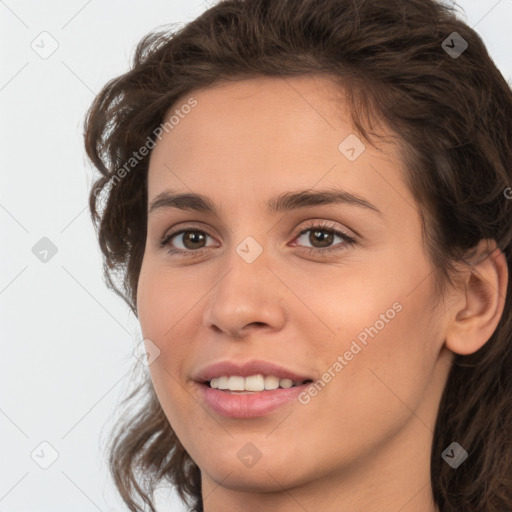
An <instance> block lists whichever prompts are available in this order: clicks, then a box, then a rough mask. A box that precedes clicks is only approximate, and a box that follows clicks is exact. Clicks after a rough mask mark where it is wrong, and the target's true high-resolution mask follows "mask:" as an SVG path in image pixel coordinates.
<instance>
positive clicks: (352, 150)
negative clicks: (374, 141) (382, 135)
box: [338, 133, 366, 162]
mask: <svg viewBox="0 0 512 512" xmlns="http://www.w3.org/2000/svg"><path fill="white" fill-rule="evenodd" d="M365 149H366V146H365V145H364V144H363V142H362V141H361V139H359V137H357V136H356V135H354V134H353V133H351V134H350V135H349V136H348V137H347V138H346V139H344V140H343V142H342V143H341V144H340V145H339V146H338V150H339V152H340V153H341V154H342V155H343V156H344V157H346V158H347V159H348V160H350V161H351V162H353V161H354V160H357V159H358V158H359V157H360V156H361V155H362V154H363V153H364V150H365Z"/></svg>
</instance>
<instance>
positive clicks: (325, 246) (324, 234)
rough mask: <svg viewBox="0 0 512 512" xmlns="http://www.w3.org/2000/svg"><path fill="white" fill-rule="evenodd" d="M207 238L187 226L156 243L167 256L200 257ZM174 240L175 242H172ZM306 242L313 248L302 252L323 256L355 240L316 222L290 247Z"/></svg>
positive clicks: (332, 227)
mask: <svg viewBox="0 0 512 512" xmlns="http://www.w3.org/2000/svg"><path fill="white" fill-rule="evenodd" d="M308 232H310V234H309V236H307V237H306V233H308ZM209 237H210V238H213V237H212V236H211V235H209V234H208V233H207V232H206V231H205V230H204V229H201V228H199V227H197V226H187V227H186V228H183V229H180V230H178V231H174V232H171V233H168V234H166V235H165V236H164V237H163V239H162V240H161V241H160V242H159V243H158V246H159V247H161V248H165V247H166V246H168V247H170V248H169V249H168V252H169V254H177V255H181V256H187V255H193V256H197V255H201V254H202V253H203V252H204V251H205V250H207V249H208V248H209V247H212V245H210V246H208V245H206V241H207V239H208V238H209ZM336 237H337V238H339V239H340V240H341V242H340V243H337V244H336V245H334V246H333V245H332V244H333V242H335V239H336ZM174 239H176V240H175V241H173V240H174ZM301 239H302V242H301V244H297V243H296V241H300V240H301ZM307 242H309V243H311V244H312V245H313V247H303V250H305V251H306V252H310V253H316V254H325V253H328V252H331V251H340V250H344V249H346V247H347V246H353V245H354V244H355V243H356V240H355V239H354V238H353V237H352V236H350V235H348V234H347V233H344V232H343V231H341V230H340V229H338V228H336V226H335V225H333V224H331V223H329V222H318V221H316V222H313V223H310V224H308V225H307V226H306V228H305V229H302V231H300V232H299V234H298V235H297V236H296V237H295V239H294V240H293V242H292V243H291V245H292V246H298V245H302V243H307ZM180 245H181V247H180ZM213 247H215V245H213Z"/></svg>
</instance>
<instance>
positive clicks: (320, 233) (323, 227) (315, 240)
mask: <svg viewBox="0 0 512 512" xmlns="http://www.w3.org/2000/svg"><path fill="white" fill-rule="evenodd" d="M308 232H309V236H306V233H308ZM336 237H337V238H339V239H341V243H338V244H336V245H334V246H333V245H332V244H333V242H334V241H335V239H336ZM301 239H302V241H303V242H309V243H311V244H312V245H313V247H306V248H305V249H306V250H307V251H308V252H312V253H317V254H321V253H326V252H331V251H340V250H344V249H346V247H347V246H353V245H354V244H355V243H356V240H355V239H354V238H353V237H352V236H350V235H347V234H346V233H344V232H343V231H341V230H340V229H337V228H336V226H334V225H333V224H331V223H329V222H316V223H312V224H309V225H307V226H306V229H303V230H302V231H301V232H300V233H299V236H298V237H297V238H295V240H294V241H293V243H292V245H293V246H295V245H297V244H296V243H295V241H296V240H301ZM315 244H317V245H316V246H315Z"/></svg>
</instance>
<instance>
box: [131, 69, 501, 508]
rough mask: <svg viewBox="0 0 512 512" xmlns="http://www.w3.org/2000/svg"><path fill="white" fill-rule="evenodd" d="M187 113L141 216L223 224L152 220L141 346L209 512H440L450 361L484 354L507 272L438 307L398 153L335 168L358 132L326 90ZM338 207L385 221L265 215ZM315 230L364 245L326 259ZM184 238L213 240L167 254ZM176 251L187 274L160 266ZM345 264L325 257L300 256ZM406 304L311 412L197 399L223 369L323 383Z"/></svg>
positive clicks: (462, 283) (385, 150)
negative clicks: (363, 337)
mask: <svg viewBox="0 0 512 512" xmlns="http://www.w3.org/2000/svg"><path fill="white" fill-rule="evenodd" d="M191 96H193V97H194V98H195V99H196V100H197V102H198V104H197V106H196V107H195V108H194V109H193V110H192V112H191V113H190V114H188V115H187V116H186V117H185V118H184V119H183V120H181V121H180V123H179V124H178V125H177V126H175V127H174V129H173V130H172V131H170V132H169V133H167V134H164V136H163V138H162V139H161V140H160V141H159V142H158V143H157V145H156V147H155V149H154V150H153V152H152V154H151V159H150V166H149V173H148V198H149V202H150V203H151V201H152V200H153V199H154V198H155V197H156V196H158V195H159V194H160V193H161V192H163V191H165V190H168V189H173V190H174V191H177V192H185V193H186V192H196V193H200V194H204V195H207V196H208V197H210V198H211V200H212V202H213V203H214V204H215V205H216V206H217V208H218V210H219V215H218V216H215V215H213V214H210V213H202V212H197V211H182V210H179V209H176V208H161V209H157V210H155V211H154V212H152V213H150V214H149V215H148V234H147V240H146V250H145V254H144V260H143V264H142V269H141V273H140V279H139V286H138V296H137V302H138V312H139V320H140V323H141V328H142V332H143V335H144V338H146V339H149V340H151V341H152V343H154V344H155V345H156V346H158V348H159V349H160V355H159V357H158V358H157V359H156V360H155V361H154V362H153V363H152V364H151V365H150V367H149V368H150V374H151V379H152V381H153V385H154V388H155V391H156V393H157V396H158V399H159V401H160V403H161V405H162V408H163V410H164V412H165V414H166V416H167V418H168V419H169V422H170V424H171V426H172V428H173V429H174V430H175V432H176V433H177V435H178V437H179V439H180V441H181V442H182V444H183V446H184V447H185V449H186V450H187V452H188V453H189V454H190V456H191V457H192V459H193V460H194V461H195V462H196V464H197V465H198V466H199V468H200V470H201V475H202V491H203V497H204V504H205V511H206V512H218V511H219V512H220V511H223V512H229V511H239V510H246V511H280V512H288V511H290V512H291V511H293V512H296V511H297V510H306V511H313V510H323V511H324V512H330V511H332V512H334V511H336V512H348V511H350V512H355V511H365V512H373V511H375V512H377V511H378V512H396V511H398V510H400V511H401V512H433V511H437V508H436V507H435V505H434V503H433V497H432V490H431V485H430V446H431V442H432V437H433V430H434V424H435V418H436V413H437V408H438V405H439V402H440V398H441V394H442V391H443V389H444V386H445V383H446V379H447V375H448V372H449V370H450V366H451V362H452V359H453V353H454V352H458V353H471V352H474V351H475V350H478V348H480V347H481V346H482V345H483V344H484V343H485V342H486V341H487V340H488V339H489V337H490V336H491V334H492V332H493V331H494V329H495V328H496V325H497V322H498V320H499V317H500V315H501V312H502V309H503V299H502V297H504V296H505V292H504V289H505V287H506V280H507V270H506V262H505V259H504V257H503V254H502V253H501V252H499V251H495V252H494V253H493V254H492V255H491V256H490V257H487V258H485V259H484V260H483V262H481V263H478V264H477V263H475V266H474V267H473V269H472V270H471V269H468V270H467V271H463V273H462V274H461V278H460V280H459V281H458V284H457V285H456V286H453V287H451V286H450V287H448V288H447V290H446V293H445V297H444V300H442V298H441V297H440V295H439V293H438V291H436V288H435V286H434V274H433V272H432V267H431V264H430V262H429V260H428V257H427V255H426V253H425V247H424V244H423V240H422V231H421V220H420V216H419V210H418V206H417V205H416V203H415V201H414V199H413V197H412V194H411V192H410V191H409V190H408V188H407V186H406V184H405V181H404V179H403V169H402V162H401V159H400V155H399V152H398V149H397V148H396V147H395V146H394V145H391V144H386V145H384V144H383V145H381V146H380V148H381V151H379V150H377V149H375V148H374V147H372V146H370V145H368V144H367V145H366V149H365V150H364V152H363V153H362V154H361V155H360V156H359V157H358V158H357V159H356V160H355V161H349V159H347V158H346V157H345V155H344V154H342V153H341V152H340V151H339V149H338V146H339V144H340V143H341V142H342V141H343V140H344V139H345V138H346V137H347V136H348V135H349V134H355V130H354V128H353V126H352V125H351V123H350V120H349V116H348V113H347V111H346V110H345V104H344V103H343V101H342V100H341V99H340V98H339V92H338V91H337V89H336V88H335V86H334V85H333V83H332V82H331V81H329V79H328V78H326V77H320V76H316V77H315V76H307V77H306V76H303V77H294V78H287V79H282V78H265V77H261V78H259V77H258V78H251V79H245V80H242V81H239V82H234V83H217V84H215V86H213V87H210V88H208V89H206V90H202V91H196V92H195V93H194V94H191ZM185 102H186V99H185V100H184V101H183V103H185ZM175 108H176V106H175V107H174V108H173V110H174V109H175ZM385 133H387V134H389V133H390V132H389V131H388V132H386V131H385ZM327 187H333V188H337V189H343V190H345V191H348V192H350V193H352V194H355V195H357V196H359V197H362V198H364V199H365V200H366V201H368V202H370V203H371V204H372V205H374V206H375V207H376V208H377V209H378V210H379V211H380V212H381V213H380V214H379V213H377V212H375V211H373V210H371V209H367V208H362V207H360V206H356V205H350V204H334V205H317V206H313V207H303V208H301V209H297V210H293V211H289V212H284V213H283V212H281V213H277V214H273V213H269V212H268V211H267V209H266V205H265V203H266V201H267V199H269V198H270V197H272V196H274V195H277V194H279V193H282V192H288V191H295V190H299V189H313V190H315V191H316V190H319V189H324V188H327ZM309 221H315V223H317V222H316V221H319V222H322V221H324V222H325V221H328V222H330V223H331V224H333V225H334V226H335V229H341V230H343V231H345V232H346V233H347V234H349V235H351V236H354V238H355V244H354V245H349V244H346V243H345V242H344V239H343V238H339V237H338V236H336V237H334V238H333V239H332V242H331V244H330V245H329V244H327V247H326V245H325V243H324V244H323V245H322V243H321V239H320V238H318V237H317V238H315V237H314V236H313V235H314V231H315V230H312V231H308V232H306V233H305V234H303V235H300V233H301V232H302V231H303V230H304V229H306V226H307V224H308V222H309ZM191 223H193V224H199V227H200V228H201V229H203V230H204V231H203V232H204V233H206V234H207V236H206V238H204V239H203V242H202V244H201V242H199V243H197V241H196V245H193V244H192V245H191V244H190V242H188V244H187V240H186V239H185V240H184V239H183V236H182V235H178V236H176V237H174V238H173V240H172V242H169V244H168V245H167V246H166V247H163V248H162V247H160V246H159V242H160V240H161V239H162V238H163V237H164V235H166V234H167V233H170V232H171V231H172V230H174V231H178V230H179V229H182V228H185V227H187V225H190V224H191ZM190 230H191V231H193V232H194V233H196V232H197V231H198V230H197V229H196V228H194V227H191V228H190ZM356 233H357V234H356ZM329 234H332V232H329V231H327V233H325V235H324V236H327V235H329ZM249 236H250V237H253V238H254V239H255V240H256V241H257V242H258V244H259V245H260V246H261V247H262V249H263V252H262V253H261V255H260V256H258V257H257V258H256V259H255V260H254V261H253V262H252V263H248V262H247V261H245V260H244V259H243V258H242V257H241V256H239V254H238V253H237V252H236V248H237V247H238V246H239V245H240V243H241V242H242V241H244V240H245V239H246V237H249ZM293 242H294V243H295V244H296V245H293V244H292V243H293ZM171 243H173V245H174V247H175V248H176V249H182V250H184V251H186V250H187V249H188V251H189V253H188V255H185V256H178V255H173V254H169V253H168V249H170V248H171V246H170V244H171ZM336 245H337V246H338V248H339V250H338V251H332V252H330V253H325V255H322V254H320V253H319V254H310V253H308V252H307V249H308V248H312V247H316V248H320V249H322V248H324V249H325V248H328V247H333V246H336ZM201 246H202V247H206V250H204V252H203V254H201V255H199V256H193V255H192V253H193V251H194V250H195V251H197V250H198V249H195V248H194V247H201ZM481 249H482V251H483V250H484V245H483V244H482V248H481ZM479 254H481V252H480V253H479ZM396 303H398V304H399V305H401V307H402V309H401V310H400V312H398V313H396V315H394V318H393V319H391V320H388V322H386V323H385V325H384V327H383V328H382V329H380V330H379V332H378V334H377V335H375V336H374V337H373V338H370V337H369V338H368V341H367V345H366V346H364V345H362V344H360V345H361V346H362V349H361V350H360V351H359V352H358V353H357V355H354V357H353V358H352V359H351V360H350V361H346V360H345V361H346V363H347V364H346V365H344V366H343V369H342V370H341V371H339V372H337V373H336V372H334V373H335V377H333V378H332V379H331V381H330V382H329V383H327V385H326V386H325V387H324V388H323V389H322V390H321V391H320V392H318V394H317V396H314V397H311V400H310V401H309V403H307V404H305V405H303V404H300V403H298V402H296V401H294V402H292V403H290V404H287V405H286V406H285V407H282V408H281V409H279V410H277V411H275V412H273V413H271V414H269V415H267V416H262V417H258V418H253V419H235V418H226V417H223V416H220V415H217V414H215V413H214V412H213V411H211V410H210V409H208V407H207V406H206V405H205V404H204V403H203V402H201V400H200V398H199V394H198V392H197V389H196V384H195V383H194V382H193V380H192V376H193V374H194V372H196V371H197V370H198V368H201V367H204V366H206V365H207V364H209V363H213V362H217V361H220V360H223V359H236V360H247V359H253V358H256V359H265V360H269V361H272V362H276V363H280V364H282V365H284V366H287V367H288V368H291V369H292V370H295V371H296V372H298V373H301V374H306V375H313V376H315V377H316V378H317V379H321V378H322V375H323V374H324V373H325V372H326V371H327V370H328V369H329V368H332V367H333V364H334V363H335V362H336V360H337V358H338V356H339V355H341V356H343V355H344V354H345V352H346V351H347V350H349V349H350V346H351V343H352V342H353V340H355V339H357V336H358V334H360V333H361V332H362V331H364V329H365V328H367V327H370V326H373V325H375V324H376V321H377V320H379V319H381V318H382V317H381V315H383V314H384V315H385V314H386V311H388V310H389V309H390V308H392V306H393V304H396ZM315 380H316V379H315ZM247 443H252V444H253V445H254V446H255V447H256V448H257V450H259V452H260V453H261V458H260V459H259V460H258V462H257V463H256V464H255V465H254V466H252V467H246V466H245V465H244V464H243V463H242V462H241V460H240V459H239V457H238V456H237V453H238V451H239V450H240V449H241V448H242V447H244V446H245V445H246V444H247Z"/></svg>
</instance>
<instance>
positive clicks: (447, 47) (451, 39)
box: [441, 32, 469, 59]
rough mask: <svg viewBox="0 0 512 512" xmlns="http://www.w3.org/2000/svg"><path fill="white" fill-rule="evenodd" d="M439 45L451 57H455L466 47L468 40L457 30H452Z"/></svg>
mask: <svg viewBox="0 0 512 512" xmlns="http://www.w3.org/2000/svg"><path fill="white" fill-rule="evenodd" d="M441 46H442V47H443V50H444V51H445V52H446V53H447V54H448V55H449V56H450V57H451V58H452V59H457V58H458V57H460V56H461V55H462V54H463V53H464V52H465V51H466V50H467V49H468V46H469V45H468V42H467V41H466V40H465V39H464V38H463V37H462V36H461V35H460V34H459V33H458V32H452V33H451V34H450V35H449V36H448V37H447V38H446V39H445V40H444V41H443V44H442V45H441Z"/></svg>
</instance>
